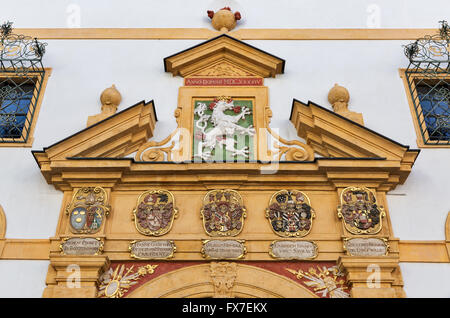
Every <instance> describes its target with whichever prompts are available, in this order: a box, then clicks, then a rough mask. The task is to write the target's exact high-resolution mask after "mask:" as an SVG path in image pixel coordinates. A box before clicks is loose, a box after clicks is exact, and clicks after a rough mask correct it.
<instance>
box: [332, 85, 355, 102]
mask: <svg viewBox="0 0 450 318" xmlns="http://www.w3.org/2000/svg"><path fill="white" fill-rule="evenodd" d="M349 100H350V94H349V92H348V90H347V89H346V88H345V87H343V86H340V85H338V84H334V86H333V88H332V89H330V91H329V92H328V101H329V102H330V104H331V105H334V104H335V103H336V102H341V103H348V101H349Z"/></svg>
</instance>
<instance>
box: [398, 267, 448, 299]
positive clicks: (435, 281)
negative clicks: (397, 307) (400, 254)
mask: <svg viewBox="0 0 450 318" xmlns="http://www.w3.org/2000/svg"><path fill="white" fill-rule="evenodd" d="M400 269H401V271H402V275H403V278H404V280H405V286H404V290H405V293H406V297H408V298H450V288H449V286H448V282H450V264H449V263H446V264H430V263H426V264H424V263H400Z"/></svg>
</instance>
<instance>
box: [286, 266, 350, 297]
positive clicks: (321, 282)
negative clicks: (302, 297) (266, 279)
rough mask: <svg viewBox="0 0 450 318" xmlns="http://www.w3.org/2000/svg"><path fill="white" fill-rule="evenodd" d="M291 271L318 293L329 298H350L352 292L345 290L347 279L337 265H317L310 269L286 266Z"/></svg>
mask: <svg viewBox="0 0 450 318" xmlns="http://www.w3.org/2000/svg"><path fill="white" fill-rule="evenodd" d="M286 270H287V271H288V272H289V273H292V274H294V275H295V276H296V278H297V279H298V280H301V282H302V283H303V284H305V285H306V286H308V287H310V288H313V290H314V292H315V293H316V294H319V295H320V296H321V297H327V298H350V294H349V293H348V292H346V291H345V290H346V289H348V288H347V286H345V280H344V278H343V276H344V275H343V274H342V273H341V272H339V270H338V268H337V266H332V267H329V268H327V267H325V266H323V267H322V268H321V267H319V266H317V269H316V268H314V267H311V268H309V270H308V271H303V270H301V269H299V270H297V271H296V270H293V269H290V268H286Z"/></svg>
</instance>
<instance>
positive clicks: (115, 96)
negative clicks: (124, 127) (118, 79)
mask: <svg viewBox="0 0 450 318" xmlns="http://www.w3.org/2000/svg"><path fill="white" fill-rule="evenodd" d="M121 101H122V95H120V93H119V91H118V90H117V88H116V85H114V84H113V85H112V86H111V87H108V88H107V89H105V90H104V91H103V92H102V94H101V95H100V102H101V103H102V113H103V112H105V111H106V112H112V113H115V112H116V111H117V107H118V106H119V104H120V102H121Z"/></svg>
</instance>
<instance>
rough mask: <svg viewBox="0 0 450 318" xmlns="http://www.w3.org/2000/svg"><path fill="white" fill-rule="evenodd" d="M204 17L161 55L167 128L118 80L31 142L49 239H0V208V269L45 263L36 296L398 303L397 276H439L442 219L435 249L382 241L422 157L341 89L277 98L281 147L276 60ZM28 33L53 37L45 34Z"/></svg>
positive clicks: (445, 249)
mask: <svg viewBox="0 0 450 318" xmlns="http://www.w3.org/2000/svg"><path fill="white" fill-rule="evenodd" d="M208 17H209V19H211V21H212V24H211V29H210V30H206V29H205V30H203V29H198V30H197V31H195V30H194V29H189V30H190V31H191V32H197V34H200V35H201V36H200V38H201V39H202V41H195V43H190V44H189V45H186V46H182V45H176V47H177V48H178V49H177V50H171V48H165V49H164V50H163V51H167V52H168V53H167V54H166V55H164V56H163V58H162V59H159V63H162V66H163V67H162V68H163V70H164V72H165V74H164V72H163V71H161V73H160V74H159V75H158V76H160V77H162V78H165V80H166V83H170V85H171V86H173V87H175V88H176V89H177V93H174V94H175V95H176V107H174V108H173V109H172V111H173V117H172V118H171V119H170V120H171V121H172V122H173V123H176V125H175V126H173V125H172V127H173V129H172V130H171V131H169V130H168V129H165V131H164V133H162V131H161V127H158V125H159V122H160V120H159V119H158V117H159V116H157V113H159V109H160V107H161V108H164V107H166V106H165V105H163V106H159V104H158V103H157V102H154V101H153V100H151V101H149V102H146V101H141V102H138V103H134V105H132V106H125V107H122V106H121V105H122V102H123V101H122V99H124V96H126V95H128V94H129V90H127V89H122V88H121V85H119V84H117V82H116V85H112V86H111V87H109V88H107V89H105V90H103V92H102V94H101V96H100V101H101V105H102V107H101V112H100V113H99V114H97V115H92V116H89V117H88V118H87V116H85V117H84V121H85V122H86V118H87V124H86V125H85V127H83V129H78V130H76V131H75V132H74V133H72V134H63V133H59V132H58V131H54V136H53V137H52V139H51V140H52V141H53V142H48V143H46V140H43V141H42V142H40V143H39V145H40V146H34V145H33V148H32V150H31V154H32V157H33V158H34V161H35V162H34V163H33V164H34V167H33V169H34V170H35V171H40V174H41V176H39V177H40V178H41V179H42V180H41V179H40V180H41V181H42V183H45V182H46V183H47V184H48V187H49V189H50V187H52V190H47V191H55V192H56V193H59V194H60V196H59V197H58V201H59V202H58V205H59V211H58V213H59V214H58V215H57V213H55V211H54V213H52V214H51V215H52V216H53V218H54V219H53V221H52V222H53V223H51V224H54V229H55V231H54V235H51V236H50V237H49V238H48V239H31V238H30V239H9V238H8V237H6V238H5V226H6V223H7V222H8V219H9V215H8V213H6V216H7V217H6V218H5V213H3V212H2V211H1V210H0V212H2V213H0V222H1V225H2V226H3V227H0V230H1V229H2V228H3V230H2V231H1V232H0V234H1V237H2V239H1V240H0V255H1V257H2V260H5V261H6V260H10V261H13V260H45V261H47V262H48V269H46V273H45V275H46V278H45V284H44V283H43V284H42V296H43V297H112V298H121V297H151V298H154V297H166V298H167V297H169V298H170V297H193V298H198V297H216V298H229V297H252V298H255V297H292V298H296V297H308V298H312V297H323V298H349V297H355V298H359V297H391V298H401V297H406V296H407V293H405V279H404V275H403V274H402V266H401V264H402V263H411V262H414V263H419V264H421V263H444V264H445V263H447V265H448V262H449V260H448V259H449V254H448V253H449V243H448V240H449V235H450V234H449V221H448V219H447V221H446V225H445V224H444V223H443V224H441V228H442V232H443V234H444V233H445V235H446V240H445V241H443V240H441V241H438V240H435V241H430V240H428V241H420V240H415V241H412V240H409V241H408V240H402V238H401V237H399V236H398V235H397V234H396V232H395V231H394V229H395V228H396V222H403V221H402V220H401V218H402V217H404V218H407V216H406V215H405V213H406V212H407V211H403V212H399V211H396V209H392V207H391V206H390V200H391V201H392V198H391V197H390V193H394V194H395V191H396V189H398V188H399V187H400V188H401V187H402V186H403V185H406V184H408V182H409V177H410V174H412V172H414V171H415V169H416V165H415V163H416V161H418V160H420V157H421V155H419V153H420V152H421V150H420V149H416V148H418V147H417V146H420V145H421V144H419V143H418V145H411V146H409V145H404V144H402V143H400V142H398V141H395V140H393V139H391V138H390V137H387V136H385V135H384V134H381V133H380V132H377V129H376V128H377V127H381V126H380V125H374V124H373V121H372V120H371V119H369V118H367V116H366V117H364V118H363V113H359V112H355V111H352V110H350V109H349V101H350V93H349V90H348V89H347V88H345V87H343V86H341V85H339V84H334V86H330V87H324V88H323V89H324V90H325V91H324V94H325V96H326V99H327V101H328V103H329V104H328V105H319V104H318V103H315V102H312V101H308V102H302V101H300V100H298V99H296V98H302V97H303V96H290V97H289V98H290V100H291V108H290V116H289V122H288V123H287V122H286V123H285V124H284V125H289V126H290V127H289V129H290V133H287V134H286V132H287V131H288V130H287V128H286V127H276V125H274V124H273V122H272V119H273V118H278V115H279V113H280V112H281V113H282V111H281V110H280V106H279V102H278V100H275V99H274V98H272V95H271V94H272V91H273V90H274V89H277V90H279V89H280V86H279V84H278V82H279V81H283V76H286V73H288V71H287V70H288V65H289V63H290V60H289V59H287V58H283V57H279V56H278V55H280V54H279V53H275V52H272V51H269V50H267V49H262V48H260V47H258V45H255V43H253V42H252V41H248V40H247V39H248V38H250V39H251V38H252V36H253V37H255V38H258V36H261V35H258V34H257V33H255V34H253V35H251V30H250V29H248V30H247V29H245V28H242V29H239V28H238V26H239V23H240V20H241V19H242V14H241V13H240V12H237V11H232V10H231V9H230V8H228V7H225V8H222V9H220V10H216V12H214V11H208ZM212 28H214V29H216V30H217V31H213V30H212ZM234 28H237V30H233V29H234ZM5 30H6V26H5V28H4V29H3V32H6V31H5ZM136 30H137V29H136ZM136 30H135V32H139V31H136ZM189 30H188V29H184V31H183V32H184V33H183V32H181V31H180V33H177V32H178V31H176V30H175V29H173V30H169V31H167V30H165V31H164V30H159V32H168V33H167V35H166V36H167V37H173V38H177V37H182V36H183V34H186V32H188V31H189ZM280 30H282V29H280ZM441 30H442V28H441ZM14 31H20V30H14ZM24 31H27V30H24ZM75 31H76V30H75V29H73V30H70V29H67V30H66V32H67V33H66V34H67V36H69V37H70V36H76V32H75ZM246 31H248V32H250V33H249V34H250V35H248V34H246V33H245V32H246ZM282 31H283V32H284V33H283V34H284V37H286V36H287V37H294V38H295V37H296V36H297V37H298V36H299V35H298V34H297V33H296V31H295V30H282ZM434 31H435V30H434ZM8 32H9V31H8ZM28 32H35V33H36V32H37V33H39V32H41V33H42V35H43V36H41V37H40V38H44V39H45V38H46V37H48V38H50V39H51V38H52V34H51V32H52V31H51V30H47V32H50V33H48V34H46V33H45V32H44V31H42V30H39V29H34V30H28ZM87 32H94V33H92V34H93V35H91V36H93V37H101V36H100V35H98V34H95V32H102V31H101V30H97V31H95V30H93V29H92V30H88V31H87ZM117 32H120V31H117ZM170 32H172V33H170ZM305 32H306V31H305ZM310 32H314V31H310ZM117 34H119V33H117ZM117 34H116V35H114V36H116V37H117V36H119V37H120V36H122V37H123V36H124V35H117ZM268 34H270V32H269V33H268ZM380 34H381V33H380ZM141 35H142V34H141ZM8 36H10V35H9V34H6V35H5V33H4V37H3V38H4V39H8ZM83 36H85V35H83ZM89 36H90V35H87V37H89ZM128 36H131V37H133V36H135V37H136V36H139V35H136V34H135V35H128ZM146 36H147V37H151V36H152V35H151V34H150V35H146ZM156 36H157V37H159V36H160V35H156ZM196 36H197V38H198V37H199V35H195V36H192V37H193V38H195V37H196ZM272 36H273V35H272ZM124 37H125V38H126V36H124ZM262 38H263V39H271V38H270V36H268V35H262ZM280 40H287V41H293V40H295V39H284V38H282V39H280ZM35 41H36V42H35V47H36V48H37V49H39V48H43V47H44V46H42V45H41V46H39V43H41V42H38V41H37V40H35ZM40 41H42V40H40ZM55 41H56V40H55ZM55 41H53V42H52V41H50V44H52V43H54V42H55ZM162 42H163V43H164V41H162ZM191 42H192V41H191ZM250 42H251V44H250ZM163 43H159V45H163ZM323 45H326V43H324V44H323ZM50 46H51V45H48V46H47V51H50ZM264 47H265V48H267V47H270V45H269V46H267V45H265V46H264ZM37 49H34V51H32V52H38V51H36V50H37ZM277 51H278V50H277ZM9 52H11V51H9ZM410 53H411V52H410ZM413 53H414V52H413ZM45 56H48V52H47V55H45ZM40 57H41V58H42V55H41V56H40ZM409 57H410V56H409ZM3 58H4V56H3ZM299 60H301V59H299ZM44 62H46V63H47V64H52V60H51V57H50V58H48V59H47V60H45V59H44ZM380 63H381V62H380ZM293 64H295V63H293ZM162 68H161V69H162ZM297 71H299V70H298V69H297ZM396 71H397V70H396ZM56 72H57V70H56V69H55V68H53V69H52V73H53V74H55V73H56ZM290 72H291V71H290ZM292 72H294V70H292ZM397 72H398V71H397ZM397 74H398V73H397ZM167 75H170V76H167ZM153 76H155V77H154V78H158V76H156V75H153ZM324 76H325V75H324ZM55 77H56V75H55ZM92 77H93V79H92V81H95V80H94V77H95V75H94V74H92ZM340 77H341V78H342V79H341V78H339V77H337V76H335V78H334V79H333V80H335V82H340V81H345V74H344V75H342V74H341V76H340ZM304 79H305V83H303V84H302V85H307V80H308V79H307V77H304ZM397 79H398V81H400V83H401V78H400V77H398V78H397ZM51 80H52V78H51V77H50V79H48V81H49V82H51ZM111 80H112V81H116V80H118V81H121V79H120V78H119V79H115V78H111ZM127 80H128V81H130V83H131V81H132V80H133V78H132V77H131V78H129V79H127ZM15 83H19V82H17V80H16V82H15ZM122 83H123V81H122ZM17 85H19V86H20V83H19V84H17ZM108 85H110V84H108ZM281 85H286V81H283V83H282V84H281ZM116 86H117V87H116ZM177 86H178V87H177ZM400 88H401V86H400ZM166 92H169V90H168V89H166ZM171 92H175V90H171ZM402 93H404V92H402ZM283 94H287V92H286V91H285V92H284V93H283ZM361 96H364V95H363V94H362V95H361ZM372 97H373V96H372ZM48 98H50V97H48ZM74 98H75V99H76V97H74ZM364 98H369V96H366V97H364ZM127 100H129V99H127ZM359 100H360V101H361V99H359ZM362 100H363V99H362ZM156 104H158V105H156ZM404 104H405V105H407V98H406V97H405V100H404ZM44 105H45V99H44ZM119 107H120V109H119ZM447 107H448V103H447ZM163 113H165V114H166V113H168V112H167V111H166V110H163ZM404 113H406V115H408V116H410V115H409V113H408V108H407V109H406V111H405V112H404ZM91 114H92V112H91ZM371 114H372V115H373V113H371ZM83 115H84V114H83ZM86 115H88V114H86ZM364 115H365V114H364ZM378 115H379V116H382V115H381V114H378ZM406 115H405V117H406ZM440 115H442V114H440ZM383 116H384V115H383ZM168 117H169V116H166V119H165V120H166V121H167V120H168V119H167V118H168ZM408 120H409V118H408ZM163 122H164V121H163ZM411 126H412V124H411ZM369 127H370V128H369ZM158 128H159V130H158ZM372 128H373V129H372ZM287 136H289V138H288V137H287ZM44 139H45V138H44ZM0 151H2V149H0ZM27 151H28V152H29V149H28V150H27ZM444 151H446V150H444ZM447 154H448V151H446V152H445V153H444V156H446V155H447ZM447 157H448V156H447ZM443 173H444V175H445V174H447V175H448V173H449V169H448V164H446V165H445V164H444V169H443ZM42 177H43V178H42ZM44 180H45V181H44ZM411 187H413V185H412V186H411ZM37 200H38V202H40V204H44V205H45V203H44V202H42V201H40V200H42V198H38V199H37ZM415 200H420V198H416V199H415ZM394 201H395V200H394ZM409 202H410V201H409ZM0 203H1V202H0ZM394 205H395V206H396V207H397V208H398V207H399V205H398V204H394ZM9 208H11V205H8V209H9ZM5 212H8V211H5ZM399 215H402V216H401V217H400V216H399ZM423 218H424V219H425V217H423ZM416 221H417V222H420V221H421V219H417V220H416ZM405 222H406V221H405ZM72 269H73V270H74V271H76V273H77V275H78V276H77V280H76V282H75V283H74V282H73V280H72V278H73V273H74V272H73V271H72ZM445 273H446V272H445ZM445 273H444V275H447V274H448V273H447V274H445ZM408 275H409V274H408ZM407 277H409V276H407ZM73 284H78V285H76V286H75V288H74V285H73ZM430 288H431V287H430ZM406 289H407V288H406ZM424 296H425V295H424ZM443 296H445V295H443Z"/></svg>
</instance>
